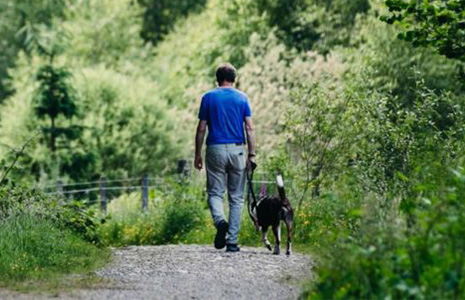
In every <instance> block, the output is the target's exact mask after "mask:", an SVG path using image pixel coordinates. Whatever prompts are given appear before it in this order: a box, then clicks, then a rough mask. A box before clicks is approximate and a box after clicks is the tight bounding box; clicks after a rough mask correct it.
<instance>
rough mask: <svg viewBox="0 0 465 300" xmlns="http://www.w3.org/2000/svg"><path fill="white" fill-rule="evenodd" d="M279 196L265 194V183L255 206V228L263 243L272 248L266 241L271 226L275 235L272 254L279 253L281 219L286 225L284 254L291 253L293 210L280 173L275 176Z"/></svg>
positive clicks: (269, 248)
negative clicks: (259, 231)
mask: <svg viewBox="0 0 465 300" xmlns="http://www.w3.org/2000/svg"><path fill="white" fill-rule="evenodd" d="M276 185H277V187H278V194H279V197H274V196H267V195H266V185H263V186H262V188H261V191H260V196H259V198H260V200H259V201H258V203H257V204H256V207H255V215H256V223H257V224H256V225H257V229H259V230H261V232H262V242H263V245H264V246H265V247H266V248H268V250H270V251H271V250H272V247H271V244H270V242H269V241H268V237H267V232H268V228H269V227H271V228H272V230H273V234H274V236H275V247H274V250H273V254H276V255H279V254H280V244H281V221H284V223H285V224H286V227H287V249H286V255H290V254H291V243H292V232H293V223H294V211H293V210H292V206H291V203H290V201H289V199H288V198H287V197H286V194H285V192H284V181H283V178H282V176H281V175H278V176H277V177H276Z"/></svg>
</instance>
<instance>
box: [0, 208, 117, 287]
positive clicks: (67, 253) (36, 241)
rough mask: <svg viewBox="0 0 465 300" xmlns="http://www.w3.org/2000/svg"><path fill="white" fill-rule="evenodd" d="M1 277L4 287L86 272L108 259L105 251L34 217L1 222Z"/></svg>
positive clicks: (11, 218) (12, 218)
mask: <svg viewBox="0 0 465 300" xmlns="http://www.w3.org/2000/svg"><path fill="white" fill-rule="evenodd" d="M0 253H1V255H0V274H1V282H2V283H3V284H5V283H10V282H12V281H24V280H26V279H41V280H44V279H47V278H50V277H56V276H58V275H62V274H69V273H71V272H73V273H76V272H87V271H89V270H91V269H93V268H95V267H98V266H101V265H102V264H103V262H104V261H105V260H106V259H107V257H108V254H107V252H106V251H105V250H102V249H99V248H97V247H96V246H94V245H91V244H89V243H87V242H85V241H84V240H83V239H82V238H81V237H80V236H79V235H77V234H76V233H73V232H72V231H70V230H69V229H63V228H60V227H59V226H57V225H56V224H55V223H54V222H52V221H51V220H47V219H44V218H41V217H40V216H37V215H28V214H19V215H14V216H10V217H8V218H6V219H1V220H0Z"/></svg>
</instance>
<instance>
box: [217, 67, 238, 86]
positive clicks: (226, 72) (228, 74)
mask: <svg viewBox="0 0 465 300" xmlns="http://www.w3.org/2000/svg"><path fill="white" fill-rule="evenodd" d="M216 81H217V82H218V85H220V86H222V85H224V84H225V83H229V84H233V83H234V82H235V81H236V68H234V66H233V65H231V64H230V63H225V64H221V65H220V66H219V67H218V69H216Z"/></svg>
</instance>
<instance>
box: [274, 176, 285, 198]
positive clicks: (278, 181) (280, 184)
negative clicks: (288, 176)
mask: <svg viewBox="0 0 465 300" xmlns="http://www.w3.org/2000/svg"><path fill="white" fill-rule="evenodd" d="M276 185H277V186H278V193H279V198H280V199H281V201H283V202H284V201H285V200H286V193H285V192H284V181H283V177H282V176H281V175H278V176H276Z"/></svg>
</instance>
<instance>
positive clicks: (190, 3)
mask: <svg viewBox="0 0 465 300" xmlns="http://www.w3.org/2000/svg"><path fill="white" fill-rule="evenodd" d="M139 3H140V5H141V6H142V7H144V8H145V12H144V21H143V28H142V32H141V35H142V38H143V39H144V40H145V41H147V42H152V43H153V44H156V43H158V42H159V41H161V40H162V39H163V37H164V36H165V35H166V34H167V33H168V32H169V31H170V30H171V29H172V28H173V27H174V24H175V22H176V21H177V20H178V19H180V18H182V17H187V15H188V14H189V13H191V12H195V11H198V10H200V9H201V8H203V7H204V6H205V4H206V3H207V1H206V0H177V1H172V0H139Z"/></svg>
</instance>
